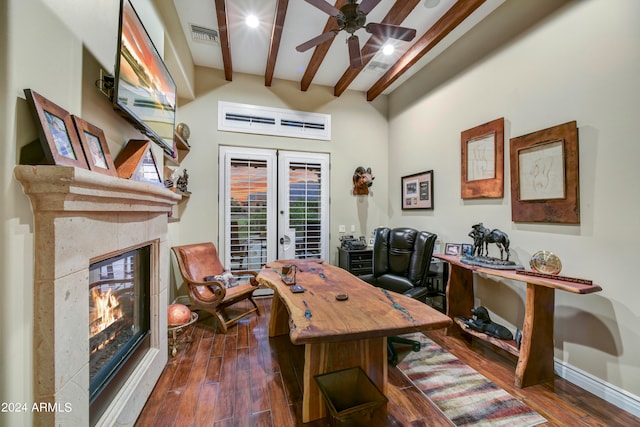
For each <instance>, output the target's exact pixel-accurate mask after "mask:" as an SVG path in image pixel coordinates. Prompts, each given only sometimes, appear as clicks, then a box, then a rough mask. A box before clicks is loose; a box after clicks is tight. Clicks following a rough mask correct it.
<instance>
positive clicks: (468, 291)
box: [446, 264, 473, 335]
mask: <svg viewBox="0 0 640 427" xmlns="http://www.w3.org/2000/svg"><path fill="white" fill-rule="evenodd" d="M446 298H447V316H449V317H450V318H451V319H454V318H455V317H458V316H462V317H470V316H471V309H473V271H472V270H470V269H468V268H464V267H460V266H458V265H455V264H449V278H448V279H447V296H446ZM457 334H460V326H458V325H457V324H456V323H455V322H454V323H453V324H452V325H451V326H450V327H448V328H447V330H446V335H457Z"/></svg>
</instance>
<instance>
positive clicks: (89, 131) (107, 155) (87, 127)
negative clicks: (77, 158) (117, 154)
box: [71, 115, 118, 177]
mask: <svg viewBox="0 0 640 427" xmlns="http://www.w3.org/2000/svg"><path fill="white" fill-rule="evenodd" d="M71 118H72V120H73V124H74V125H75V128H76V131H77V132H78V138H80V144H81V145H82V149H83V150H84V154H85V157H86V159H87V164H88V165H89V170H92V171H94V172H99V173H101V174H104V175H109V176H116V177H117V176H118V172H117V171H116V166H115V165H114V163H113V159H112V158H111V152H110V151H109V146H108V145H107V139H106V138H105V136H104V132H103V131H102V129H100V128H99V127H97V126H94V125H92V124H91V123H89V122H87V121H85V120H83V119H81V118H80V117H78V116H73V115H72V116H71Z"/></svg>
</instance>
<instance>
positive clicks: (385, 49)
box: [382, 43, 395, 55]
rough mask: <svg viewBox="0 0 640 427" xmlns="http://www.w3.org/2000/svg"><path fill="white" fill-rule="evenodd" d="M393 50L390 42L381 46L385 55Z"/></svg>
mask: <svg viewBox="0 0 640 427" xmlns="http://www.w3.org/2000/svg"><path fill="white" fill-rule="evenodd" d="M394 50H395V48H394V47H393V45H392V44H390V43H387V44H385V45H384V46H383V48H382V53H384V54H385V55H391V54H392V53H393V51H394Z"/></svg>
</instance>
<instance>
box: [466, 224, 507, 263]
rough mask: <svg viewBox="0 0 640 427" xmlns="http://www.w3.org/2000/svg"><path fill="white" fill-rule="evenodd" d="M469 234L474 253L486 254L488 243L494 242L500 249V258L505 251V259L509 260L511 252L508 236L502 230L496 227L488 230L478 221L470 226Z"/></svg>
mask: <svg viewBox="0 0 640 427" xmlns="http://www.w3.org/2000/svg"><path fill="white" fill-rule="evenodd" d="M469 236H470V237H471V238H473V253H474V255H478V256H482V255H484V256H488V255H489V243H495V244H496V246H498V249H500V259H501V260H502V259H503V256H504V253H505V252H506V254H507V259H506V260H507V261H509V256H510V255H511V252H509V236H508V235H507V233H505V232H504V231H500V230H498V229H497V228H494V229H493V230H489V229H488V228H486V227H485V226H484V225H482V223H478V224H475V225H474V226H472V230H471V232H470V233H469ZM483 245H484V247H483ZM483 249H484V250H483Z"/></svg>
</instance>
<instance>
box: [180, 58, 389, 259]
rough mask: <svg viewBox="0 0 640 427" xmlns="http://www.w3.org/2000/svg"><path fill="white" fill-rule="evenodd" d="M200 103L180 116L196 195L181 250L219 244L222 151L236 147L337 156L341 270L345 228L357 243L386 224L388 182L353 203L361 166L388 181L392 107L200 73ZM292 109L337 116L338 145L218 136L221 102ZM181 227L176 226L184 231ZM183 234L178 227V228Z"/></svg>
mask: <svg viewBox="0 0 640 427" xmlns="http://www.w3.org/2000/svg"><path fill="white" fill-rule="evenodd" d="M195 80H196V93H197V96H196V99H195V100H194V101H192V102H189V103H187V104H185V105H183V106H181V107H180V109H179V121H183V122H185V123H188V124H189V127H190V129H191V137H190V138H189V143H190V144H191V146H192V149H191V152H190V153H189V155H187V157H186V158H185V160H184V161H183V163H182V165H181V168H186V169H187V170H188V171H189V191H191V192H192V194H191V197H190V198H189V200H188V202H187V206H186V208H185V210H184V215H183V216H182V217H181V221H180V222H179V223H177V224H179V236H175V235H174V236H175V242H172V243H175V244H178V243H180V244H186V243H195V242H198V241H204V240H211V241H213V242H217V241H218V200H217V197H218V196H217V194H218V146H219V145H236V146H245V147H256V148H277V149H283V150H300V151H317V152H322V153H329V154H330V161H331V176H330V192H331V211H330V218H331V243H330V244H331V251H330V253H331V260H330V261H332V262H334V263H337V261H336V259H335V258H336V256H337V250H336V249H335V247H336V246H338V244H339V242H338V225H340V224H344V225H346V226H347V230H349V229H350V226H351V225H355V226H356V232H355V233H354V234H355V235H357V236H359V235H368V234H370V232H371V230H372V228H373V227H375V226H377V225H379V224H380V223H384V222H386V218H387V217H386V207H387V193H388V188H387V187H386V184H387V182H386V180H384V179H376V180H375V181H374V185H373V186H372V187H371V191H370V194H369V196H353V195H352V194H351V191H352V189H353V184H352V181H351V177H352V175H353V172H354V170H355V169H356V168H357V167H358V166H364V167H371V169H372V171H373V174H374V176H375V175H379V176H381V177H385V176H386V175H387V161H386V154H387V135H388V125H387V120H386V115H387V99H386V97H381V98H380V99H379V100H376V102H373V103H368V102H366V100H365V98H364V95H363V94H362V93H358V92H353V91H347V92H345V93H344V94H343V95H342V96H340V97H339V98H336V97H335V96H333V93H332V92H331V88H323V87H319V86H312V87H311V88H310V89H309V91H308V92H306V93H301V92H300V89H299V85H298V84H297V83H294V82H284V81H278V82H275V83H274V84H273V85H272V86H271V87H270V88H268V87H265V86H264V78H262V77H257V76H249V75H242V74H238V73H235V74H234V76H233V81H232V82H227V81H225V80H224V76H223V74H222V72H221V71H212V70H208V69H204V68H200V67H197V68H196V79H195ZM219 100H220V101H229V102H237V103H245V104H254V105H263V106H270V107H276V108H289V109H292V110H298V111H308V112H319V113H328V114H330V115H331V131H332V139H331V141H316V140H305V139H297V138H284V137H275V136H265V135H253V134H243V133H232V132H219V131H218V130H217V117H218V101H219ZM177 224H176V225H177ZM174 226H175V225H174Z"/></svg>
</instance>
